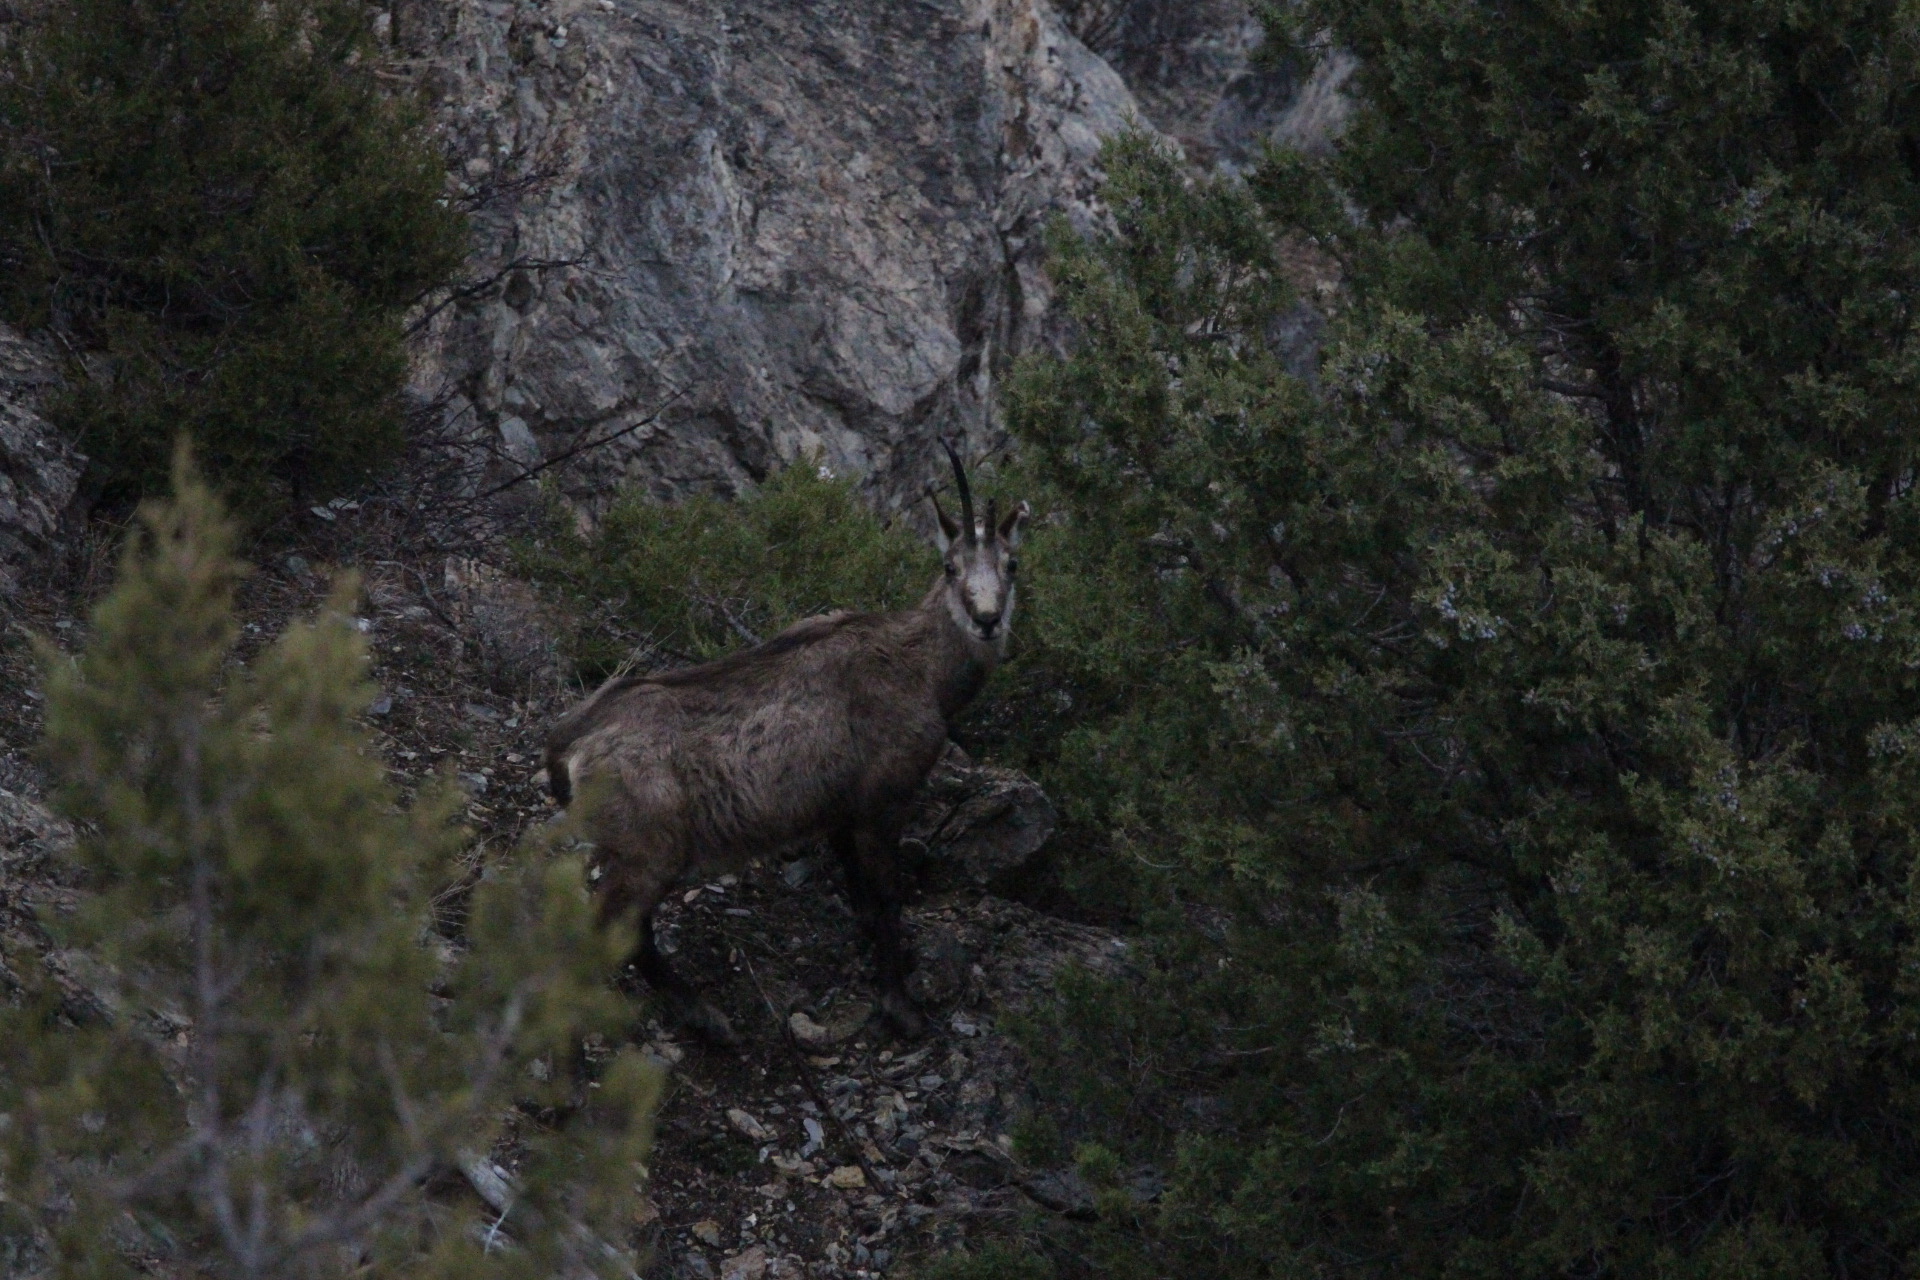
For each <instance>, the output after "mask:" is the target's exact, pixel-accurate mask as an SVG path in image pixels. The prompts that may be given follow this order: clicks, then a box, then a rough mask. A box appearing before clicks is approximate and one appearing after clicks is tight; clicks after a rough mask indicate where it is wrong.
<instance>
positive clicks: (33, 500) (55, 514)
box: [0, 324, 86, 596]
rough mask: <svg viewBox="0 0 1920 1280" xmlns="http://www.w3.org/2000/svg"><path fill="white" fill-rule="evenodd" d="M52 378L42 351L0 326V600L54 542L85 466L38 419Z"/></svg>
mask: <svg viewBox="0 0 1920 1280" xmlns="http://www.w3.org/2000/svg"><path fill="white" fill-rule="evenodd" d="M58 377H59V375H58V367H57V365H56V364H55V361H54V358H53V352H52V350H51V349H50V346H49V344H48V343H46V342H44V341H36V340H33V339H29V338H27V337H25V336H23V335H22V334H20V333H19V332H17V331H16V330H14V329H13V328H11V327H10V326H8V325H5V324H0V596H4V595H7V594H10V593H11V592H12V591H13V590H14V589H15V587H16V586H17V585H18V581H19V574H20V573H21V571H22V569H23V568H24V567H25V566H26V565H28V564H30V563H31V562H32V561H33V560H34V559H35V558H36V557H37V556H39V555H40V554H42V553H43V552H45V551H46V550H47V549H48V548H49V546H50V544H51V543H52V541H53V540H54V538H55V537H56V536H57V534H58V532H59V529H60V518H61V515H62V513H64V512H65V511H66V509H67V506H68V504H69V503H71V502H72V501H73V496H74V492H75V490H76V489H77V488H78V487H79V483H80V473H81V471H82V470H83V469H84V468H85V465H86V459H85V458H83V457H81V456H79V454H77V453H76V452H75V451H74V449H73V447H72V445H71V444H69V443H68V442H67V441H66V440H64V439H62V438H61V437H60V435H59V433H57V432H56V431H54V430H53V428H52V427H51V426H50V425H49V424H48V423H47V420H46V419H45V418H43V417H41V416H40V412H39V405H40V401H41V398H42V397H43V396H44V395H46V393H47V392H48V391H49V390H51V389H52V388H53V387H54V385H55V384H56V383H57V381H58Z"/></svg>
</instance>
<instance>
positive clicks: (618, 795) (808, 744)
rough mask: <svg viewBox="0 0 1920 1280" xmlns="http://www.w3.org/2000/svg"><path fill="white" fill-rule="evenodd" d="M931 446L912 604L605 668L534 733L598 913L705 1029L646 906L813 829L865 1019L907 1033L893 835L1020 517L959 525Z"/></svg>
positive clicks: (1000, 650) (1009, 605)
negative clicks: (848, 928) (917, 590)
mask: <svg viewBox="0 0 1920 1280" xmlns="http://www.w3.org/2000/svg"><path fill="white" fill-rule="evenodd" d="M948 455H949V457H950V458H951V459H952V462H953V468H954V473H955V476H956V478H957V480H958V482H959V490H960V498H961V503H962V508H963V519H964V524H956V523H955V522H954V521H953V520H951V519H949V518H948V516H947V515H946V513H945V512H944V511H941V510H940V508H939V503H938V502H937V501H936V502H935V504H934V509H935V512H936V514H937V515H938V517H939V524H940V535H941V536H940V543H941V553H942V559H943V566H942V573H941V576H940V577H939V578H938V579H936V580H935V582H934V584H933V586H932V587H931V589H929V590H928V592H927V594H926V596H925V597H924V598H923V599H922V600H921V601H920V603H919V605H918V606H916V607H914V608H911V609H904V610H900V611H897V612H893V613H846V612H839V613H829V614H824V615H821V616H818V617H813V618H807V619H805V620H803V621H801V622H798V623H795V624H794V625H793V626H791V627H789V628H787V629H786V630H785V631H783V632H781V633H780V634H779V635H777V636H774V637H773V638H772V639H770V640H768V641H766V642H765V643H763V644H760V645H758V646H755V647H754V648H751V649H747V650H744V651H742V652H740V653H736V654H732V655H730V656H728V657H725V658H722V659H720V660H718V661H716V662H709V663H705V664H703V665H700V666H695V667H688V668H684V669H681V670H677V671H668V672H663V673H660V674H656V675H647V676H621V677H616V678H615V679H612V680H609V681H608V682H607V683H605V684H604V685H602V686H601V687H600V688H599V689H598V690H596V691H595V692H594V693H593V694H592V695H591V696H590V697H589V698H587V700H586V701H585V702H583V703H582V704H581V705H580V706H578V707H577V708H575V709H574V710H573V711H571V712H569V713H568V714H567V715H566V716H565V717H563V718H562V719H561V720H560V721H559V723H558V724H556V725H555V726H554V729H553V731H552V733H551V734H550V736H549V738H548V741H547V753H546V762H547V770H548V777H549V780H550V783H551V785H552V788H553V792H554V795H555V797H556V798H557V799H559V800H561V801H562V802H566V801H567V800H569V799H570V798H571V797H572V795H573V793H574V791H575V790H576V789H581V790H585V791H588V792H589V794H590V801H591V805H590V811H589V814H588V817H587V822H588V830H589V834H590V835H591V837H592V839H593V841H594V843H595V846H596V854H595V865H596V867H597V868H598V871H599V879H598V882H597V886H596V888H597V892H598V894H599V895H600V902H599V906H600V915H601V919H602V920H603V922H604V921H611V920H614V919H617V918H620V917H623V916H629V915H632V916H636V917H637V918H638V921H639V925H640V945H639V950H638V951H637V953H636V954H635V956H634V961H635V963H636V964H637V965H638V967H639V969H640V971H641V974H642V976H644V977H645V978H646V979H647V981H648V983H649V984H650V985H652V986H653V987H654V989H655V990H656V991H658V992H660V993H661V994H662V995H664V996H665V997H667V999H668V1001H669V1002H670V1004H672V1005H673V1006H674V1007H675V1008H676V1011H677V1012H678V1013H679V1014H680V1016H681V1017H682V1018H683V1019H684V1020H686V1021H687V1022H688V1023H689V1024H690V1025H691V1026H692V1027H693V1028H694V1029H695V1030H696V1031H699V1032H701V1033H702V1034H705V1035H707V1036H709V1037H710V1038H713V1039H716V1040H721V1041H730V1040H731V1039H732V1038H733V1035H732V1030H731V1028H730V1027H729V1026H728V1025H727V1023H726V1019H725V1017H724V1016H723V1015H721V1014H720V1013H719V1012H718V1011H716V1010H714V1009H713V1008H712V1007H711V1006H710V1005H707V1004H706V1003H705V1002H704V1001H701V1000H699V999H698V997H697V996H696V995H695V994H694V991H693V989H692V987H691V986H690V985H689V984H688V983H687V982H686V981H685V980H684V979H683V978H681V977H680V976H679V975H677V974H675V973H674V971H673V970H672V969H671V967H670V966H668V965H667V964H666V962H665V960H664V958H663V957H662V956H661V955H660V953H659V950H658V948H657V947H656V946H655V943H654V938H653V911H654V908H655V907H656V906H657V905H658V903H659V902H660V900H661V898H662V897H664V896H665V895H666V893H667V891H668V890H669V889H671V888H672V887H673V886H674V884H675V883H676V882H678V881H680V880H681V879H682V878H684V877H686V876H689V875H694V874H699V875H703V876H704V875H710V874H713V873H716V872H720V871H724V870H729V869H733V868H737V867H739V866H740V865H742V864H743V863H745V862H746V861H747V860H748V859H750V858H752V857H754V856H755V855H757V854H765V853H769V852H772V851H773V850H776V849H779V848H781V847H783V846H787V845H791V844H793V843H795V842H797V841H802V840H808V839H816V838H824V839H826V840H827V841H828V842H829V843H830V845H831V847H832V848H833V850H834V852H835V854H836V855H837V857H838V859H839V860H840V862H841V864H842V866H843V867H844V868H845V871H846V877H847V886H848V890H849V896H850V897H851V899H852V901H853V906H854V910H855V913H856V915H857V916H858V918H859V920H860V923H861V925H862V926H863V927H864V928H865V930H866V931H867V933H868V934H869V935H870V936H871V938H872V940H873V943H874V958H875V966H876V969H877V972H878V979H879V988H880V991H879V996H880V999H879V1004H880V1010H881V1013H882V1014H883V1015H884V1016H885V1017H886V1018H887V1020H888V1021H889V1022H891V1023H892V1024H893V1025H894V1026H895V1027H896V1029H898V1030H900V1031H902V1032H904V1033H906V1034H917V1033H918V1032H919V1031H920V1030H921V1029H922V1027H923V1025H924V1024H923V1020H922V1018H921V1017H920V1015H919V1013H918V1012H917V1010H916V1009H915V1008H914V1005H913V1002H912V1000H911V999H910V998H909V997H908V995H907V992H906V987H905V979H906V974H907V973H908V971H909V970H910V968H911V963H912V962H911V953H910V951H909V949H908V948H907V947H906V945H905V941H904V938H903V936H902V932H901V925H900V899H901V893H900V884H899V874H898V867H897V860H898V859H897V855H898V850H899V844H900V833H901V830H902V828H903V827H904V825H905V823H906V819H907V814H908V808H909V806H910V804H911V802H912V800H913V797H914V793H915V792H916V791H917V790H918V789H919V787H920V785H921V784H922V783H923V782H924V781H925V780H926V777H927V774H928V772H929V771H930V770H931V769H932V767H933V765H934V762H935V760H936V759H938V757H939V755H940V751H941V747H942V744H943V743H944V742H945V741H946V737H947V725H948V722H949V721H950V720H951V719H952V717H953V716H954V715H955V714H956V713H957V712H958V711H959V710H960V709H961V708H962V707H964V706H965V705H966V704H967V703H968V702H969V701H971V700H972V698H973V697H974V695H975V694H977V693H978V692H979V691H980V688H981V686H982V685H984V684H985V683H986V680H987V677H988V676H989V675H990V674H991V673H992V671H993V669H994V668H995V667H996V666H997V665H998V664H999V662H1000V660H1001V659H1002V657H1003V656H1004V655H1005V652H1006V644H1007V625H1008V623H1009V622H1010V621H1011V618H1012V614H1013V603H1014V589H1013V576H1014V571H1015V569H1016V567H1017V564H1016V561H1015V559H1014V556H1013V551H1014V548H1015V547H1016V546H1017V544H1018V542H1019V538H1020V531H1021V527H1022V525H1023V523H1024V522H1025V520H1026V518H1027V514H1028V512H1027V506H1026V504H1025V503H1021V504H1020V505H1019V506H1018V507H1017V508H1016V509H1015V510H1014V511H1013V512H1012V513H1011V514H1010V515H1008V517H1007V518H1006V520H1005V521H1004V522H996V517H995V512H994V509H993V506H992V504H989V507H988V515H987V519H986V521H984V522H979V523H976V522H975V520H974V518H973V502H972V497H971V495H970V493H969V492H968V490H967V484H966V476H965V474H964V472H963V471H962V470H961V468H960V462H959V459H958V457H957V456H954V455H953V453H952V450H951V449H950V448H949V450H948ZM963 532H964V533H965V535H966V536H965V537H962V536H961V535H962V533H963Z"/></svg>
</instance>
